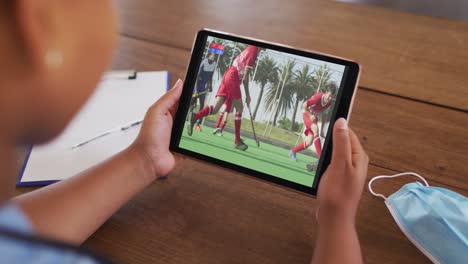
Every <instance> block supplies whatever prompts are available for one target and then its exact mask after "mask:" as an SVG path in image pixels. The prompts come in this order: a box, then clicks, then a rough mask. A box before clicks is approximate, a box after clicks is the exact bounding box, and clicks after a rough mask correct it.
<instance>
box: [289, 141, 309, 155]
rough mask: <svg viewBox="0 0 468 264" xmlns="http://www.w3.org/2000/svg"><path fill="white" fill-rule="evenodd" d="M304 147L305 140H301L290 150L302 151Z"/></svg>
mask: <svg viewBox="0 0 468 264" xmlns="http://www.w3.org/2000/svg"><path fill="white" fill-rule="evenodd" d="M305 148H306V146H305V142H302V143H300V144H299V145H297V146H295V147H294V148H293V149H292V152H294V153H297V152H299V151H303V150H304V149H305Z"/></svg>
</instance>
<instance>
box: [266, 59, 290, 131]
mask: <svg viewBox="0 0 468 264" xmlns="http://www.w3.org/2000/svg"><path fill="white" fill-rule="evenodd" d="M295 66H296V62H295V61H294V60H289V61H288V62H287V63H286V64H285V65H284V66H283V68H282V69H280V71H279V72H280V82H279V83H278V84H277V85H271V86H270V87H269V88H270V89H268V92H267V94H266V103H267V104H266V105H267V106H266V110H267V111H275V113H274V118H273V126H276V120H277V119H278V114H280V113H282V114H284V113H285V112H286V111H287V110H288V109H289V108H291V104H292V97H293V95H294V94H293V93H292V89H291V85H292V83H291V80H292V77H293V74H292V72H293V69H294V67H295Z"/></svg>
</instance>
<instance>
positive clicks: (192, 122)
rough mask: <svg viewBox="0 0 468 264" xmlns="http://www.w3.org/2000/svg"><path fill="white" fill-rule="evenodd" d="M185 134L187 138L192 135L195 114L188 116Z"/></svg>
mask: <svg viewBox="0 0 468 264" xmlns="http://www.w3.org/2000/svg"><path fill="white" fill-rule="evenodd" d="M187 125H188V126H187V134H188V135H189V136H191V135H192V133H193V126H194V125H195V113H193V112H192V113H191V114H190V116H189V120H188V124H187Z"/></svg>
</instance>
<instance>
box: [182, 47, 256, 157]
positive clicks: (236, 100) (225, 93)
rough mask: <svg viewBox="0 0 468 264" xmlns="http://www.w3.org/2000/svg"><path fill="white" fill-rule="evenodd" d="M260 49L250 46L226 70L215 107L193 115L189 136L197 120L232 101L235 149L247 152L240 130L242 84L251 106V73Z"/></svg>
mask: <svg viewBox="0 0 468 264" xmlns="http://www.w3.org/2000/svg"><path fill="white" fill-rule="evenodd" d="M258 53H259V49H258V48H257V47H255V46H252V45H249V46H247V48H245V50H244V51H242V53H241V54H239V56H237V58H236V59H235V60H234V63H233V65H232V66H231V67H230V68H229V69H227V70H226V72H225V73H224V75H223V80H222V81H221V85H220V86H219V89H218V92H217V93H216V102H215V105H208V106H205V107H204V108H203V109H202V110H200V111H199V112H198V113H196V114H194V113H192V114H191V115H190V118H189V125H188V130H187V132H188V134H189V136H191V135H192V132H193V126H194V124H195V122H196V120H198V119H200V118H203V117H206V116H208V115H213V114H216V113H217V112H218V111H219V109H220V108H221V106H222V105H223V104H224V102H225V101H226V100H231V101H232V104H233V105H234V108H235V109H236V115H235V120H234V127H235V139H234V147H235V148H237V149H240V150H243V151H244V150H246V149H247V148H248V146H247V145H246V144H245V143H244V142H243V141H242V140H241V138H240V128H241V121H242V111H243V105H242V93H241V89H240V86H241V83H243V84H244V91H245V103H246V104H247V105H249V104H250V93H249V71H250V70H251V69H252V68H253V66H254V63H255V61H256V60H257V56H258Z"/></svg>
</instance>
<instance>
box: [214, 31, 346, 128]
mask: <svg viewBox="0 0 468 264" xmlns="http://www.w3.org/2000/svg"><path fill="white" fill-rule="evenodd" d="M213 40H214V38H213V37H208V40H207V41H208V43H211V42H212V41H213ZM224 41H225V44H224V45H225V46H227V47H231V48H232V47H233V46H234V42H233V41H226V40H224ZM226 42H227V43H226ZM267 55H268V56H270V57H271V58H273V59H274V60H275V61H276V62H277V63H278V65H279V67H280V68H281V67H282V65H284V64H286V63H287V61H289V60H295V61H296V66H295V67H294V69H293V71H295V70H297V69H301V68H302V67H304V66H305V65H306V64H308V65H309V67H310V68H311V71H313V70H314V69H315V68H318V67H320V66H323V65H327V66H328V68H329V69H330V70H331V72H332V75H331V80H332V81H334V82H335V83H336V84H337V86H338V87H340V85H339V84H340V82H341V79H342V76H343V72H344V70H345V66H343V65H339V64H334V63H329V62H325V61H320V60H316V59H311V58H307V57H301V56H297V55H293V54H288V53H284V52H279V51H275V50H270V49H267V50H265V51H262V52H261V53H260V54H259V57H258V58H257V62H258V60H259V59H260V58H261V57H263V56H267ZM221 79H222V75H220V74H219V73H218V72H216V73H215V74H214V76H213V92H212V93H211V94H209V95H208V99H207V100H208V101H207V102H208V104H214V102H215V96H216V91H217V89H218V87H219V85H220V83H221ZM267 86H268V85H267ZM266 89H268V87H265V90H266ZM241 91H242V96H243V100H244V99H245V97H244V96H245V95H244V87H241ZM249 91H250V97H251V103H250V107H251V109H252V111H254V110H253V109H254V108H255V104H256V102H257V99H258V96H259V93H260V85H259V84H257V83H256V82H254V81H251V82H250V85H249ZM265 92H266V91H265ZM264 96H265V93H264ZM265 108H266V104H265V102H264V100H263V101H262V103H261V104H260V107H259V109H258V113H257V118H256V120H257V121H264V122H266V121H268V119H269V118H270V116H271V114H269V113H267V112H266V111H265ZM246 114H247V112H244V115H246ZM292 114H293V109H290V110H288V111H287V113H286V116H287V117H288V118H289V119H291V118H292ZM301 119H302V114H301V113H300V112H299V111H298V113H297V114H296V122H302V120H301Z"/></svg>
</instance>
